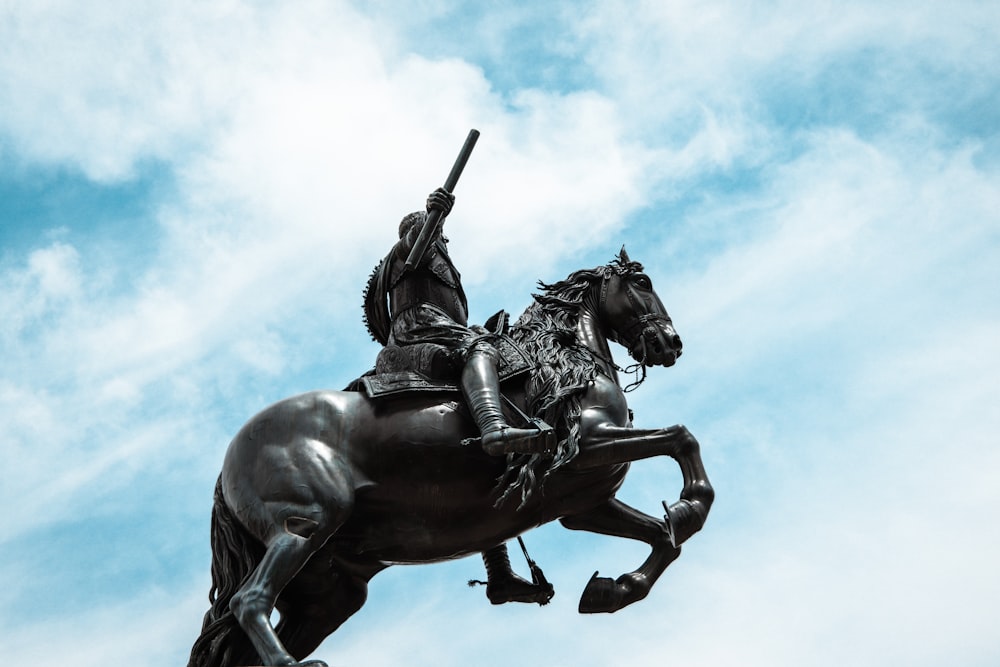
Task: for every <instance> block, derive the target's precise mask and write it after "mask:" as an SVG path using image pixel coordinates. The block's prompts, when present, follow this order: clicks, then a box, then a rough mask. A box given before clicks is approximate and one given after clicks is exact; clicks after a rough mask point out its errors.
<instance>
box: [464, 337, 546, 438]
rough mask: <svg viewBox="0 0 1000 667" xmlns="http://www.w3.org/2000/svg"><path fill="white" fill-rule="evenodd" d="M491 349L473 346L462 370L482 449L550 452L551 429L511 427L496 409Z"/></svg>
mask: <svg viewBox="0 0 1000 667" xmlns="http://www.w3.org/2000/svg"><path fill="white" fill-rule="evenodd" d="M495 355H496V352H495V351H489V352H487V351H484V350H482V349H478V348H477V349H476V350H475V351H473V352H472V354H471V355H470V356H469V360H468V361H467V362H466V363H465V369H464V370H463V371H462V390H463V392H464V393H465V400H466V401H467V402H468V405H469V410H470V412H472V418H473V419H474V420H475V422H476V425H477V426H478V427H479V431H480V433H481V434H482V436H483V437H482V443H483V449H484V450H485V451H486V453H487V454H490V455H492V456H502V455H503V454H509V453H512V452H516V453H521V454H535V453H543V452H548V451H551V449H552V447H553V444H554V443H553V440H554V438H553V436H552V434H551V431H541V430H539V429H534V428H515V427H513V426H510V425H508V424H507V420H506V419H504V416H503V411H502V410H501V409H500V377H499V374H498V373H497V361H496V356H495Z"/></svg>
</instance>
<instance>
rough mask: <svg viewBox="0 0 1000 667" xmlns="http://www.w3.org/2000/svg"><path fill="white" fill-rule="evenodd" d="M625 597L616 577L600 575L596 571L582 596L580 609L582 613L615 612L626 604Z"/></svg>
mask: <svg viewBox="0 0 1000 667" xmlns="http://www.w3.org/2000/svg"><path fill="white" fill-rule="evenodd" d="M623 597H624V596H623V595H622V590H621V588H619V586H618V584H617V583H616V582H615V580H614V579H611V578H610V577H598V576H597V572H594V576H592V577H591V578H590V581H588V582H587V587H586V588H584V589H583V595H581V596H580V606H579V611H580V613H581V614H613V613H614V612H616V611H618V610H619V609H621V608H622V607H624V606H625V605H624V604H622V601H623Z"/></svg>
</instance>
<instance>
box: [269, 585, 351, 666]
mask: <svg viewBox="0 0 1000 667" xmlns="http://www.w3.org/2000/svg"><path fill="white" fill-rule="evenodd" d="M330 578H331V579H332V584H330V585H321V586H312V587H310V590H308V591H303V592H302V593H301V594H299V595H295V596H293V597H290V599H288V600H285V596H284V595H283V596H282V601H283V602H284V603H285V604H281V605H280V606H279V609H281V610H282V615H281V622H280V623H278V627H277V628H276V630H277V633H278V638H279V639H280V640H281V642H282V643H283V644H284V645H285V648H286V649H287V650H288V652H289V653H291V654H292V655H293V656H296V657H297V658H298V659H302V658H304V657H306V656H307V655H309V654H310V653H312V652H313V651H315V650H316V649H317V648H318V647H319V645H320V644H321V643H323V640H324V639H326V638H327V637H329V636H330V635H332V634H333V633H334V632H335V631H336V630H337V628H339V627H340V626H341V625H342V624H343V623H344V621H346V620H347V619H348V618H350V617H351V616H352V615H354V613H355V612H357V611H358V610H359V609H361V607H362V606H363V605H364V603H365V600H367V599H368V580H367V579H365V578H363V577H360V576H354V575H351V574H347V573H343V572H333V573H331V575H330Z"/></svg>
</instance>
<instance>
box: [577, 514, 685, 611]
mask: <svg viewBox="0 0 1000 667" xmlns="http://www.w3.org/2000/svg"><path fill="white" fill-rule="evenodd" d="M560 523H562V525H563V526H565V527H566V528H569V529H571V530H586V531H590V532H593V533H601V534H603V535H613V536H615V537H626V538H629V539H633V540H639V541H641V542H645V543H646V544H648V545H650V547H652V551H651V552H650V554H649V557H648V558H646V560H645V561H644V562H643V564H642V565H640V566H639V568H638V569H637V570H635V571H634V572H629V573H627V574H623V575H621V576H620V577H618V578H617V579H611V578H609V577H598V576H597V572H594V576H593V577H591V578H590V581H589V582H587V587H586V588H585V589H584V591H583V595H581V596H580V606H579V611H580V613H581V614H595V613H600V612H604V613H609V614H610V613H614V612H616V611H618V610H619V609H622V608H624V607H626V606H628V605H630V604H632V603H633V602H638V601H639V600H642V599H643V598H645V597H646V596H647V595H648V594H649V591H650V590H651V589H652V587H653V584H654V583H656V580H657V579H659V577H660V575H661V574H663V571H664V570H666V569H667V566H668V565H670V564H671V563H672V562H674V560H676V559H677V557H678V556H680V554H681V548H680V547H679V546H674V545H673V543H672V542H671V539H670V534H669V531H668V530H667V527H666V525H665V522H663V521H660V520H658V519H655V518H653V517H651V516H649V515H648V514H644V513H643V512H640V511H639V510H637V509H634V508H632V507H629V506H628V505H626V504H625V503H623V502H621V501H620V500H617V499H615V498H612V499H611V500H609V501H608V502H606V503H604V504H603V505H598V506H597V507H595V508H594V509H592V510H589V511H587V512H583V513H581V514H576V515H572V516H567V517H563V518H562V519H560Z"/></svg>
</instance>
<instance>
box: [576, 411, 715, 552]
mask: <svg viewBox="0 0 1000 667" xmlns="http://www.w3.org/2000/svg"><path fill="white" fill-rule="evenodd" d="M581 430H582V434H581V437H580V453H579V454H577V456H576V458H575V459H573V461H572V463H571V464H570V466H571V467H573V468H576V469H589V468H597V467H602V466H608V465H615V464H620V463H631V462H632V461H639V460H641V459H647V458H651V457H653V456H669V457H671V458H673V459H674V460H675V461H677V464H678V466H680V469H681V474H682V476H683V478H684V486H683V488H682V489H681V493H680V498H679V499H678V500H677V501H676V502H674V503H672V504H670V505H668V504H667V503H666V502H664V503H663V507H664V509H665V510H666V525H667V533H668V535H669V537H670V541H671V543H672V544H673V545H674V546H680V545H681V544H683V543H684V542H685V541H686V540H687V539H688V538H689V537H691V536H692V535H694V534H695V533H696V532H698V531H699V530H701V528H702V526H704V525H705V521H706V520H707V519H708V512H709V510H710V509H711V508H712V502H713V500H715V490H714V489H713V488H712V484H711V482H709V480H708V473H706V472H705V466H704V464H703V463H702V460H701V447H700V446H699V444H698V441H697V440H696V439H695V437H694V436H693V435H691V432H690V431H688V430H687V428H686V427H684V426H682V425H680V424H678V425H676V426H669V427H667V428H661V429H633V428H630V427H627V426H617V425H615V424H612V423H609V422H608V421H603V420H599V419H595V418H594V415H593V414H592V415H590V416H589V419H588V415H587V414H586V413H585V414H584V416H583V419H581Z"/></svg>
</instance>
